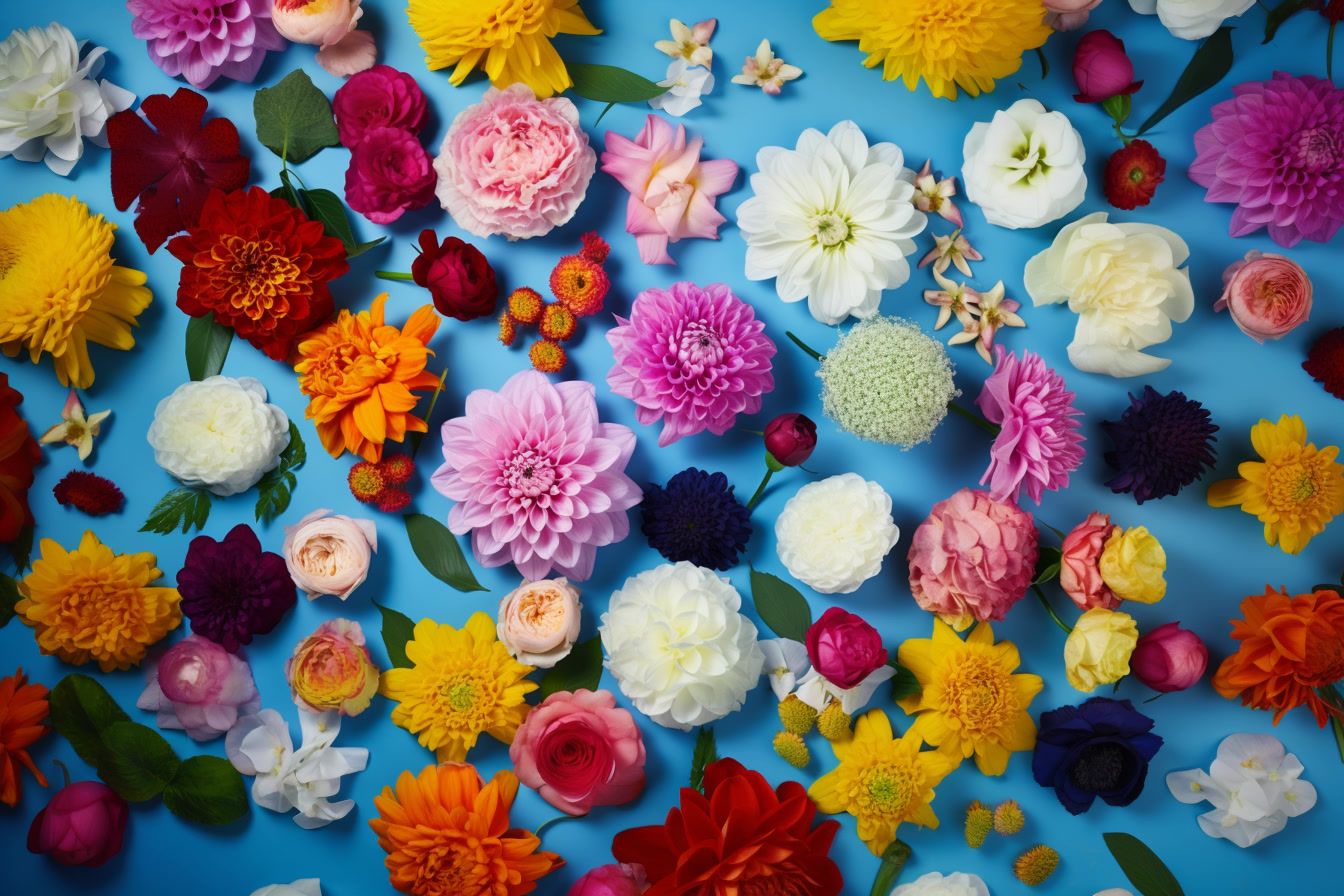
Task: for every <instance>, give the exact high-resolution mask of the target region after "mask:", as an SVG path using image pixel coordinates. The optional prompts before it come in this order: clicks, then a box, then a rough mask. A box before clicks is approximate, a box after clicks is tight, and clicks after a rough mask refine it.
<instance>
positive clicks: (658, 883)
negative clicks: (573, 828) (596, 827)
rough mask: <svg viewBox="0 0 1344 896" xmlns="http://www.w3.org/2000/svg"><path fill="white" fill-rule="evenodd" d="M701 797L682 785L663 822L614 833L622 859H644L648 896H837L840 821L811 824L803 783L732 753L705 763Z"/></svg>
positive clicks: (813, 809)
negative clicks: (765, 772) (774, 777)
mask: <svg viewBox="0 0 1344 896" xmlns="http://www.w3.org/2000/svg"><path fill="white" fill-rule="evenodd" d="M704 784H705V792H704V794H703V795H701V794H700V793H698V792H696V791H694V790H691V789H690V788H682V791H681V806H680V807H678V808H674V809H672V810H671V811H670V812H668V814H667V820H666V821H665V822H664V823H663V824H661V825H651V826H649V827H643V828H631V829H630V830H627V831H622V832H621V833H619V834H617V835H616V838H615V840H613V841H612V844H611V853H612V855H613V856H615V857H616V861H618V862H630V863H639V864H642V865H643V866H644V868H645V871H646V872H647V873H648V878H649V882H650V883H651V884H652V886H651V887H650V888H649V890H648V891H646V892H645V894H644V896H689V894H700V893H742V894H746V893H777V894H780V896H804V894H806V896H837V894H839V892H840V888H841V886H842V885H843V881H842V879H841V877H840V869H839V868H838V867H837V866H836V864H835V862H833V861H832V860H831V859H830V858H829V857H828V855H827V854H828V853H829V852H830V850H831V842H832V841H833V840H834V839H835V834H836V832H837V831H838V830H839V829H840V825H839V823H838V822H835V821H824V822H822V823H821V824H819V825H817V826H816V827H815V828H814V827H812V819H813V817H814V816H815V815H816V814H817V807H816V806H815V805H814V804H813V803H812V800H811V798H809V797H808V795H807V791H806V790H804V789H803V785H801V784H799V783H797V782H796V781H785V782H784V783H783V784H781V785H780V786H779V788H778V789H777V790H772V789H771V788H770V784H769V783H768V782H767V781H766V780H765V778H764V777H763V776H762V775H761V774H760V773H759V772H754V771H751V770H749V769H746V768H743V767H742V766H741V765H740V764H739V763H737V762H736V761H734V760H732V759H720V760H719V761H718V762H715V763H712V764H711V765H708V766H706V768H705V780H704Z"/></svg>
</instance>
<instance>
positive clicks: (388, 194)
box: [331, 32, 435, 224]
mask: <svg viewBox="0 0 1344 896" xmlns="http://www.w3.org/2000/svg"><path fill="white" fill-rule="evenodd" d="M352 33H354V34H362V33H364V32H352ZM331 108H332V111H333V112H334V113H335V115H336V126H337V133H338V134H339V135H340V139H341V144H342V145H344V146H345V147H346V148H347V149H349V150H350V167H348V168H347V169H346V170H345V200H346V202H348V203H350V207H351V208H352V209H354V210H355V211H357V212H359V213H360V214H361V215H363V216H364V217H366V218H368V219H369V220H370V221H372V222H373V223H375V224H390V223H392V222H393V221H395V220H397V219H398V218H400V217H401V216H402V215H403V214H405V213H406V212H407V211H411V210H413V209H418V208H424V207H425V206H427V205H429V204H430V203H431V202H433V201H434V182H435V177H434V163H433V161H432V160H431V159H430V157H429V153H428V152H426V151H425V148H424V147H423V146H421V145H420V138H419V136H418V135H419V133H420V131H421V130H423V129H424V127H425V122H426V120H427V119H428V116H429V108H428V105H427V104H426V102H425V94H424V92H423V91H422V90H421V89H420V85H418V84H416V83H415V79H414V78H412V77H411V76H410V75H408V74H406V73H405V72H401V71H397V70H396V69H394V68H392V67H391V66H387V65H375V66H373V67H372V68H370V69H368V70H366V71H362V72H360V73H359V74H357V75H355V76H354V77H353V78H351V79H350V80H349V81H346V82H345V83H344V84H343V85H341V87H340V89H339V90H337V91H336V95H335V97H333V99H332V104H331Z"/></svg>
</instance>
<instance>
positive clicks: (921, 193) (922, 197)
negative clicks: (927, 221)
mask: <svg viewBox="0 0 1344 896" xmlns="http://www.w3.org/2000/svg"><path fill="white" fill-rule="evenodd" d="M955 195H957V179H956V178H955V177H945V178H943V179H942V180H939V179H938V178H936V177H934V175H933V160H931V159H929V160H926V161H925V162H924V167H923V168H921V169H919V174H917V175H915V208H917V209H919V210H920V211H922V212H925V213H926V214H934V215H942V216H943V218H945V219H946V220H948V221H951V222H952V223H953V224H955V225H956V226H957V230H958V232H959V231H960V230H961V228H962V227H963V226H964V225H963V223H962V219H961V209H959V208H957V206H956V203H954V202H953V201H952V197H953V196H955ZM954 235H955V234H954ZM967 245H969V244H967ZM920 267H923V264H921V265H920ZM963 273H965V274H966V276H967V277H969V276H970V272H969V271H963Z"/></svg>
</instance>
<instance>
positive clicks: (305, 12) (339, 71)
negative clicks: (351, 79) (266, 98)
mask: <svg viewBox="0 0 1344 896" xmlns="http://www.w3.org/2000/svg"><path fill="white" fill-rule="evenodd" d="M359 5H360V0H272V3H271V21H273V22H275V30H276V31H279V32H280V34H281V35H282V36H283V37H284V38H285V39H287V40H291V41H293V42H294V43H296V44H312V45H313V46H316V47H320V48H321V49H319V50H318V51H317V64H318V65H320V66H322V67H323V68H324V69H326V70H327V72H329V73H330V74H333V75H336V76H337V77H346V76H349V75H353V74H355V73H356V72H362V71H364V70H366V69H367V68H369V66H371V65H373V62H374V60H375V59H377V58H378V50H377V47H376V46H375V45H374V42H373V35H372V34H369V32H367V31H356V30H355V27H356V26H357V25H358V24H359V17H360V16H362V15H364V10H362V9H360V8H359Z"/></svg>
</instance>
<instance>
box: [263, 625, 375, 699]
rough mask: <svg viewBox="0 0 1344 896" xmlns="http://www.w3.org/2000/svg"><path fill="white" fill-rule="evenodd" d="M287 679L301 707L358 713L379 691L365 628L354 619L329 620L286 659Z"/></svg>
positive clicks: (298, 645) (301, 642)
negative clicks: (365, 637) (365, 636)
mask: <svg viewBox="0 0 1344 896" xmlns="http://www.w3.org/2000/svg"><path fill="white" fill-rule="evenodd" d="M285 679H286V680H287V681H288V682H289V689H290V692H291V693H292V694H293V695H294V702H295V703H297V704H298V705H299V707H300V708H301V709H306V710H308V711H309V712H315V713H321V712H330V711H335V712H339V713H340V714H341V715H343V716H357V715H359V714H360V713H361V712H363V711H364V710H366V709H368V708H369V704H370V703H372V702H373V695H374V694H376V693H378V667H377V666H376V665H374V662H373V657H372V655H370V653H369V647H368V644H366V643H365V641H364V629H363V628H361V627H360V625H359V623H358V622H355V621H354V620H352V619H328V620H327V621H326V622H324V623H322V624H321V625H319V626H318V627H317V631H315V632H313V633H312V634H311V635H309V636H308V637H306V638H304V639H303V640H302V641H300V642H299V643H298V644H296V645H295V646H294V653H293V654H291V655H290V657H289V659H288V660H287V661H286V662H285Z"/></svg>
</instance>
